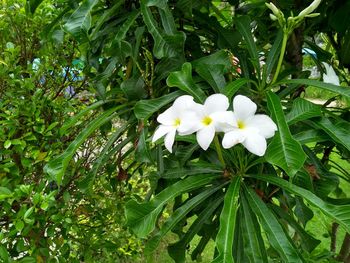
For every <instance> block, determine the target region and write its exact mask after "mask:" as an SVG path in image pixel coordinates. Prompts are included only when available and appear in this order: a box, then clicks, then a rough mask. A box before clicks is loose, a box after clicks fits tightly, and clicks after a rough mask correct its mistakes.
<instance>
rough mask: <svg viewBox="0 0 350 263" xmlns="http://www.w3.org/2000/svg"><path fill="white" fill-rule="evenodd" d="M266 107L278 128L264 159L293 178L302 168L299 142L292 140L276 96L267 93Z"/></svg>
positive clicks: (302, 153)
mask: <svg viewBox="0 0 350 263" xmlns="http://www.w3.org/2000/svg"><path fill="white" fill-rule="evenodd" d="M267 107H268V109H269V111H270V112H271V114H272V119H273V120H274V121H275V122H276V124H277V126H278V132H276V134H275V136H274V137H273V139H272V141H271V143H270V145H269V146H268V148H267V151H266V154H265V159H266V160H267V161H268V162H269V163H271V164H274V165H277V166H279V167H281V168H282V169H283V170H284V171H285V172H286V173H287V174H288V175H289V176H291V177H293V176H294V175H295V174H296V173H297V172H298V170H299V169H300V168H301V167H302V166H303V164H304V162H305V160H306V155H305V153H304V151H303V148H302V147H301V145H300V144H299V142H298V141H296V140H294V139H293V137H292V135H291V133H290V131H289V128H288V125H287V123H286V120H285V118H284V113H283V109H282V105H281V102H280V100H279V98H278V96H277V95H276V94H274V93H272V92H268V93H267Z"/></svg>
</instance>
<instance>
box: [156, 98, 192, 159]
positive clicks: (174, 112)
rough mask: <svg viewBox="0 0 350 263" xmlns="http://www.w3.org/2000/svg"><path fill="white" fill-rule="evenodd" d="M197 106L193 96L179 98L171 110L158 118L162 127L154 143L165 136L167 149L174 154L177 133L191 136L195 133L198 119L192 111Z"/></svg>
mask: <svg viewBox="0 0 350 263" xmlns="http://www.w3.org/2000/svg"><path fill="white" fill-rule="evenodd" d="M195 105H196V103H195V102H194V101H193V97H192V96H189V95H183V96H180V97H178V98H177V99H176V100H175V101H174V103H173V105H172V106H171V107H170V108H168V109H167V110H166V111H164V112H163V113H162V114H160V115H159V116H158V118H157V121H158V122H159V123H160V124H161V125H159V127H158V128H157V130H156V131H155V133H154V135H153V138H152V142H155V141H157V140H158V139H159V138H161V137H163V136H165V138H164V144H165V147H166V148H167V149H168V151H169V152H172V147H173V144H174V140H175V135H176V131H178V132H179V133H180V134H181V135H187V134H191V133H193V132H194V131H195V129H193V127H194V124H195V123H194V122H193V120H194V119H196V114H195V112H193V111H191V109H193V107H195ZM185 117H186V118H185Z"/></svg>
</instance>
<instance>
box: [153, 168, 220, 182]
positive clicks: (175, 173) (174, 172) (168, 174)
mask: <svg viewBox="0 0 350 263" xmlns="http://www.w3.org/2000/svg"><path fill="white" fill-rule="evenodd" d="M223 173H224V171H223V170H222V169H220V167H218V166H216V165H207V166H204V165H203V166H190V167H188V168H187V167H186V168H177V169H169V170H166V171H165V172H164V174H161V175H160V176H161V177H162V178H165V179H176V178H181V177H185V176H188V175H195V174H223Z"/></svg>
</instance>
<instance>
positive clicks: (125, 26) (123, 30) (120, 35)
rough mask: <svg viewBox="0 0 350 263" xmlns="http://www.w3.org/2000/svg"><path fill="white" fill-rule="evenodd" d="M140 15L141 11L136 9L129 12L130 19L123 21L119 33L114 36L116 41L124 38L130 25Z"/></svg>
mask: <svg viewBox="0 0 350 263" xmlns="http://www.w3.org/2000/svg"><path fill="white" fill-rule="evenodd" d="M139 15H140V12H138V11H134V12H132V13H130V14H129V16H128V19H127V20H126V21H125V22H124V23H123V25H122V26H121V27H120V28H119V30H118V33H117V35H116V36H115V38H114V41H117V42H120V41H122V40H124V38H125V36H126V33H127V32H128V31H129V29H130V27H131V26H132V25H133V24H134V22H135V20H136V19H137V18H138V16H139Z"/></svg>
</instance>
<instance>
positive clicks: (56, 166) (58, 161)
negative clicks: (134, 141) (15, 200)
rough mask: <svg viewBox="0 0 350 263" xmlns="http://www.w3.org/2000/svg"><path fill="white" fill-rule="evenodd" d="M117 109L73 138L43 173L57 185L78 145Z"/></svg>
mask: <svg viewBox="0 0 350 263" xmlns="http://www.w3.org/2000/svg"><path fill="white" fill-rule="evenodd" d="M117 109H118V107H116V108H112V109H109V110H107V111H105V112H104V113H102V114H101V115H99V116H98V117H96V119H95V120H93V121H92V122H91V123H89V124H88V126H87V127H86V128H85V129H84V130H83V131H82V132H81V133H80V134H79V135H78V136H77V137H76V138H75V140H74V141H73V142H72V143H71V144H70V145H69V146H68V148H67V149H66V150H65V151H64V153H62V154H61V155H59V156H57V157H56V158H55V159H53V160H51V161H50V162H49V163H48V164H46V165H45V167H44V171H45V173H48V174H49V176H50V177H51V178H52V179H53V180H55V181H56V182H57V184H58V185H60V184H61V182H62V177H63V175H64V173H65V171H66V168H67V166H68V164H69V162H70V160H71V159H72V157H73V155H74V154H75V152H76V151H77V150H78V148H79V147H80V145H81V144H82V143H83V142H84V141H85V140H86V139H87V138H88V137H89V136H90V134H91V133H93V132H94V131H95V130H96V129H98V128H99V127H101V126H102V125H103V124H105V123H107V122H108V121H110V120H111V119H112V118H114V117H116V116H117V115H114V114H113V113H114V112H115V111H116V110H117Z"/></svg>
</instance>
